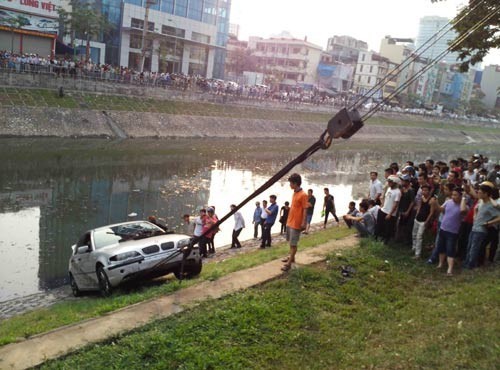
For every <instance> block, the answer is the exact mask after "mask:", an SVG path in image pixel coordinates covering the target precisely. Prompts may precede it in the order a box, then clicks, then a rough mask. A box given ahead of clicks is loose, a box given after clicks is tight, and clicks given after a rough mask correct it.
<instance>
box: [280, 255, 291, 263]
mask: <svg viewBox="0 0 500 370" xmlns="http://www.w3.org/2000/svg"><path fill="white" fill-rule="evenodd" d="M289 259H290V257H288V256H287V257H285V258H282V259H281V262H288V260H289Z"/></svg>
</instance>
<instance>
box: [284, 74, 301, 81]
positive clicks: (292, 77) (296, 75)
mask: <svg viewBox="0 0 500 370" xmlns="http://www.w3.org/2000/svg"><path fill="white" fill-rule="evenodd" d="M298 77H299V75H298V74H297V73H287V74H285V78H286V79H289V80H294V81H297V78H298Z"/></svg>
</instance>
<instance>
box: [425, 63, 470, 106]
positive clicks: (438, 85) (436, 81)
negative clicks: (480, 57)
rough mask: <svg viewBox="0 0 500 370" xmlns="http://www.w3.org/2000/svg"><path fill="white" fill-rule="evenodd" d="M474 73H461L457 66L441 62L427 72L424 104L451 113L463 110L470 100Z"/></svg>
mask: <svg viewBox="0 0 500 370" xmlns="http://www.w3.org/2000/svg"><path fill="white" fill-rule="evenodd" d="M475 74H476V71H475V70H474V69H472V68H471V69H470V70H469V72H466V73H461V72H460V65H459V64H448V63H445V62H441V63H439V64H436V65H435V66H433V67H432V68H431V69H430V70H429V71H428V74H427V75H428V78H427V85H426V87H425V92H424V95H423V97H424V103H425V104H426V105H427V106H435V105H442V106H443V107H444V108H445V109H448V110H451V111H460V110H463V109H464V107H465V105H466V104H467V103H468V101H469V100H470V97H471V94H472V88H473V86H474V77H475Z"/></svg>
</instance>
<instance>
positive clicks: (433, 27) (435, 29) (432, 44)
mask: <svg viewBox="0 0 500 370" xmlns="http://www.w3.org/2000/svg"><path fill="white" fill-rule="evenodd" d="M440 36H443V37H441V38H440ZM455 37H456V32H455V31H453V30H452V24H451V23H450V20H449V19H448V18H444V17H437V16H426V17H422V18H420V24H419V29H418V36H417V49H418V50H417V52H418V54H419V55H420V56H421V57H423V58H427V59H429V60H433V59H435V58H437V61H439V62H441V61H444V62H446V63H451V64H453V63H456V62H457V57H458V54H457V53H449V54H447V55H445V56H444V54H443V56H442V57H439V56H440V55H441V54H442V53H444V52H445V50H446V49H447V48H448V43H449V42H450V41H452V40H454V39H455ZM424 44H425V45H424ZM423 45H424V46H423Z"/></svg>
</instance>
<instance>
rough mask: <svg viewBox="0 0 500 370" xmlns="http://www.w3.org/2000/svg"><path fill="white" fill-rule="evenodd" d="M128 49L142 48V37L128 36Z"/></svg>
mask: <svg viewBox="0 0 500 370" xmlns="http://www.w3.org/2000/svg"><path fill="white" fill-rule="evenodd" d="M129 45H130V47H131V48H132V49H140V48H141V47H142V46H141V45H142V36H141V35H130V44H129Z"/></svg>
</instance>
